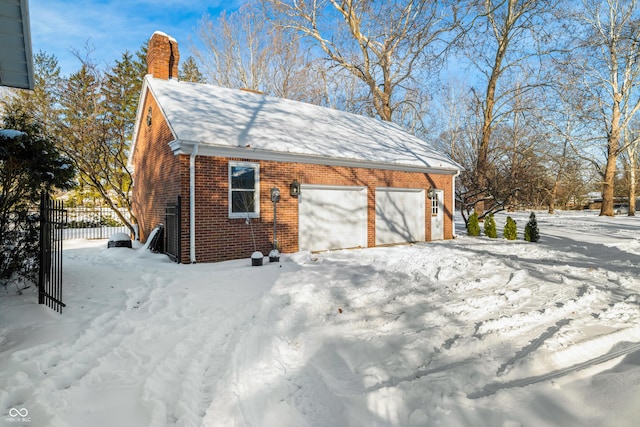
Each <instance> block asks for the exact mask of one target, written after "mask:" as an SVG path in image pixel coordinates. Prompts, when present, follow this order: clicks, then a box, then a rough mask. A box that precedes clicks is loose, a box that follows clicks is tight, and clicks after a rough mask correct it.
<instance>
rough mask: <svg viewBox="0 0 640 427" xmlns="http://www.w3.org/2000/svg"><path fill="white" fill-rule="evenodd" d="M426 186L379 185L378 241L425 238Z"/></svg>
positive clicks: (377, 203)
mask: <svg viewBox="0 0 640 427" xmlns="http://www.w3.org/2000/svg"><path fill="white" fill-rule="evenodd" d="M424 201H425V193H424V190H423V189H397V188H378V189H376V245H385V244H392V243H404V242H419V241H424V240H425V206H424V203H425V202H424Z"/></svg>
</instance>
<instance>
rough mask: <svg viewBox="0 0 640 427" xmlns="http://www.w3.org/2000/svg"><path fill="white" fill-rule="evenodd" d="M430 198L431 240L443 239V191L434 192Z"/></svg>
mask: <svg viewBox="0 0 640 427" xmlns="http://www.w3.org/2000/svg"><path fill="white" fill-rule="evenodd" d="M433 192H434V197H432V198H431V240H442V239H444V191H443V190H434V191H433Z"/></svg>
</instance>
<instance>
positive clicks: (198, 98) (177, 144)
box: [132, 75, 461, 174]
mask: <svg viewBox="0 0 640 427" xmlns="http://www.w3.org/2000/svg"><path fill="white" fill-rule="evenodd" d="M147 89H148V90H149V91H150V92H151V93H152V94H153V96H154V97H155V99H156V101H157V103H158V105H159V106H160V109H161V110H162V114H163V115H164V117H165V118H166V120H167V123H168V124H169V127H170V128H171V131H172V132H173V135H174V137H175V140H174V141H173V142H172V143H171V144H170V145H171V147H172V149H173V150H174V152H175V153H183V154H190V153H191V152H192V150H193V147H194V146H195V145H196V144H197V145H198V154H199V155H216V156H228V157H229V156H238V157H243V158H249V159H257V160H278V161H295V162H301V163H319V164H330V165H336V166H362V167H372V168H380V169H398V170H415V171H424V172H439V173H446V174H453V173H455V172H457V171H458V170H460V169H461V167H460V166H459V165H457V164H456V163H455V162H453V161H451V160H450V159H448V158H447V157H446V156H445V155H443V154H441V153H439V152H437V151H435V150H433V149H432V148H430V147H429V146H428V144H427V143H426V142H425V141H423V140H421V139H419V138H417V137H415V136H413V135H411V134H409V133H408V132H406V131H404V130H403V129H401V128H400V127H399V126H397V125H395V124H393V123H389V122H383V121H381V120H377V119H373V118H369V117H364V116H359V115H356V114H350V113H345V112H343V111H338V110H334V109H330V108H325V107H320V106H316V105H311V104H305V103H301V102H296V101H291V100H286V99H281V98H275V97H271V96H265V95H262V94H256V93H250V92H247V91H242V90H234V89H226V88H221V87H217V86H213V85H208V84H197V83H187V82H179V81H177V80H164V79H155V78H153V77H151V76H150V75H148V76H147V77H146V78H145V86H144V88H143V94H144V93H145V90H147ZM138 114H139V115H138V123H140V121H141V120H142V114H144V112H142V111H139V112H138ZM135 139H136V138H135V135H134V143H135ZM132 152H133V149H132Z"/></svg>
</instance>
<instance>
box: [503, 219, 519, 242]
mask: <svg viewBox="0 0 640 427" xmlns="http://www.w3.org/2000/svg"><path fill="white" fill-rule="evenodd" d="M503 235H504V238H505V239H507V240H516V239H517V238H518V226H517V225H516V222H515V221H514V220H513V218H511V217H510V216H508V217H507V223H506V224H505V225H504V230H503Z"/></svg>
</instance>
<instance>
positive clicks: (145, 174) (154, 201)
mask: <svg viewBox="0 0 640 427" xmlns="http://www.w3.org/2000/svg"><path fill="white" fill-rule="evenodd" d="M143 102H144V104H143V110H142V111H143V116H142V120H141V122H140V129H139V133H138V139H137V141H136V146H135V151H134V153H133V156H132V163H133V165H134V174H133V189H132V199H133V200H132V204H133V211H134V213H135V215H136V218H137V220H138V227H139V231H140V240H141V241H143V242H144V241H146V239H147V237H148V236H149V233H150V232H151V230H153V228H154V227H155V226H157V225H158V224H160V223H164V222H165V208H166V205H167V204H168V203H175V202H176V200H177V197H178V195H179V194H180V193H181V186H182V180H183V179H184V176H183V175H182V174H183V173H184V166H182V167H181V162H183V159H181V158H180V157H176V156H174V154H173V153H172V152H171V150H170V148H169V145H168V143H169V142H170V141H171V140H173V134H172V133H171V130H170V129H169V127H168V126H167V124H166V122H165V121H164V118H163V117H162V114H160V111H159V109H158V106H157V105H156V103H155V100H154V99H153V97H152V96H150V95H149V93H147V97H146V99H144V101H143ZM149 108H151V117H152V124H151V126H148V125H147V115H148V113H149ZM182 157H184V156H182ZM188 173H189V170H188V158H187V170H186V174H187V175H186V179H187V188H188V179H189V176H188Z"/></svg>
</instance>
